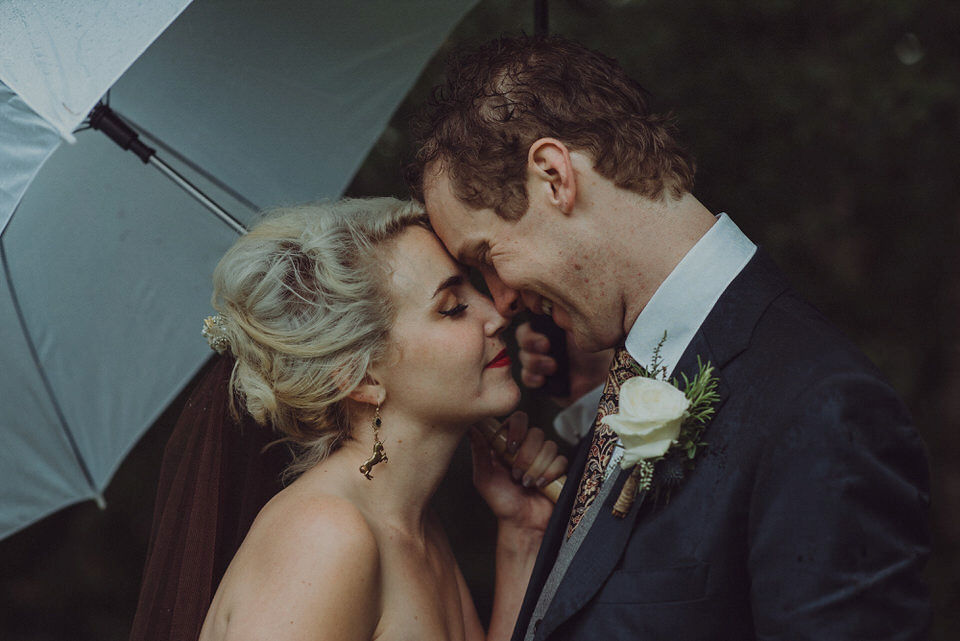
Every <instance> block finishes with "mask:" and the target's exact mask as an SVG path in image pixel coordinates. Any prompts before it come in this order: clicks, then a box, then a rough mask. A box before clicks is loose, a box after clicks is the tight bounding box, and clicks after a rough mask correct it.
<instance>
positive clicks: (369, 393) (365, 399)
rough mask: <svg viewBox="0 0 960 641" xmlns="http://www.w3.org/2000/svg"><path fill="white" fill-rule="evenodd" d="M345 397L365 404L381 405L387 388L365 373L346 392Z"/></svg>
mask: <svg viewBox="0 0 960 641" xmlns="http://www.w3.org/2000/svg"><path fill="white" fill-rule="evenodd" d="M347 398H350V399H351V400H354V401H357V402H358V403H366V404H367V405H382V404H383V402H384V401H385V400H386V398H387V390H386V388H385V387H384V386H383V385H381V384H380V383H379V382H377V381H376V380H375V379H374V378H373V377H372V376H370V375H369V374H367V375H366V376H365V377H364V378H363V381H361V383H360V384H359V385H357V386H356V387H354V388H353V390H352V391H351V392H350V393H349V394H347Z"/></svg>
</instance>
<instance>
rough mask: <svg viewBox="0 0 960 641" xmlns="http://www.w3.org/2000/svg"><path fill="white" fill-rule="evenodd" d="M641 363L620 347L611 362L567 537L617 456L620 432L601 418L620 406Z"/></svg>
mask: <svg viewBox="0 0 960 641" xmlns="http://www.w3.org/2000/svg"><path fill="white" fill-rule="evenodd" d="M637 367H638V365H637V362H636V361H635V360H633V357H632V356H630V354H629V353H628V352H627V350H626V348H625V347H623V346H620V347H618V348H617V350H616V351H615V352H614V355H613V362H612V363H611V364H610V372H609V373H608V374H607V382H606V383H604V385H603V393H602V394H601V395H600V405H599V406H598V407H597V417H596V418H595V419H594V421H593V426H594V431H593V442H591V443H590V453H589V454H588V456H587V466H586V467H585V468H584V470H583V477H581V479H580V487H579V488H578V489H577V498H576V500H574V503H573V510H572V511H571V512H570V523H569V525H568V526H567V538H569V537H570V535H571V534H573V531H574V530H575V529H576V528H577V525H579V523H580V519H582V518H583V515H584V514H585V513H586V511H587V508H589V507H590V504H591V503H593V500H594V499H595V498H596V497H597V493H599V491H600V485H601V484H602V483H603V479H604V470H606V469H607V465H608V464H609V463H610V457H611V456H612V455H613V451H614V449H616V445H617V434H616V432H614V431H613V430H612V429H610V428H609V427H607V426H606V425H603V424H602V423H601V422H600V420H601V419H602V418H603V417H604V416H606V415H607V414H614V413H616V412H617V411H618V409H619V396H620V385H621V384H623V382H624V381H625V380H627V379H628V378H633V377H634V376H637Z"/></svg>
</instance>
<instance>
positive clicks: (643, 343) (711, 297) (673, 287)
mask: <svg viewBox="0 0 960 641" xmlns="http://www.w3.org/2000/svg"><path fill="white" fill-rule="evenodd" d="M756 250H757V246H756V245H754V244H753V243H752V242H751V241H750V239H749V238H747V237H746V236H745V235H744V233H743V232H742V231H740V228H739V227H737V225H736V224H735V223H734V222H733V220H731V219H730V217H729V216H727V215H726V214H720V215H718V216H717V222H716V223H714V224H713V226H712V227H710V229H709V230H708V231H707V233H706V234H704V235H703V237H702V238H701V239H700V240H699V241H697V244H696V245H694V246H693V248H692V249H691V250H690V251H689V252H687V255H686V256H684V257H683V259H682V260H681V261H680V263H679V264H678V265H677V266H676V267H675V268H674V270H673V271H672V272H670V275H669V276H667V278H666V279H665V280H664V281H663V283H661V284H660V287H659V288H657V291H656V292H654V294H653V296H652V297H651V298H650V301H649V302H648V303H647V305H646V307H644V308H643V311H642V312H640V315H639V316H638V317H637V320H636V322H635V323H634V324H633V327H631V328H630V333H629V334H627V340H626V347H627V351H628V352H630V355H631V356H633V358H634V359H636V361H637V362H638V363H640V364H641V365H649V364H650V359H651V358H652V356H653V350H654V348H656V346H657V344H658V343H659V342H660V341H661V339H662V338H663V334H664V332H666V333H667V339H666V341H664V343H663V346H662V347H661V349H660V356H661V358H662V361H663V362H662V364H663V365H664V366H666V368H667V372H668V373H671V372H673V369H674V367H676V365H677V362H678V361H679V360H680V357H681V356H682V355H683V352H684V350H686V349H687V345H689V344H690V341H691V340H693V336H694V334H696V333H697V330H698V329H699V328H700V325H702V324H703V321H704V320H706V318H707V315H708V314H709V313H710V310H712V309H713V306H714V305H715V304H716V302H717V300H718V299H719V298H720V296H721V295H722V294H723V292H724V291H725V290H726V289H727V286H729V285H730V283H731V282H732V281H733V279H734V278H736V277H737V275H738V274H739V273H740V272H741V271H742V270H743V268H744V267H745V266H746V264H747V263H748V262H749V261H750V259H751V258H752V257H753V254H754V253H755V252H756Z"/></svg>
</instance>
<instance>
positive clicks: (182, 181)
mask: <svg viewBox="0 0 960 641" xmlns="http://www.w3.org/2000/svg"><path fill="white" fill-rule="evenodd" d="M148 162H149V163H150V164H151V165H153V166H154V167H156V168H157V169H159V170H160V172H161V173H162V174H164V175H165V176H166V177H167V178H169V179H170V180H172V181H173V182H175V183H176V184H177V185H179V186H180V188H181V189H183V190H184V191H185V192H187V193H188V194H190V195H191V196H193V198H194V199H195V200H196V201H197V202H199V203H200V204H201V205H203V206H204V207H206V208H207V209H209V210H210V211H211V212H213V214H214V215H215V216H216V217H217V218H219V219H220V220H222V221H223V222H225V223H226V224H227V226H229V227H230V228H231V229H233V230H234V231H235V232H237V233H238V234H241V235H242V234H245V233H247V228H246V227H244V226H243V224H242V223H241V222H240V221H238V220H237V219H236V218H234V217H233V216H231V215H230V214H229V213H228V212H227V211H226V210H225V209H223V207H221V206H220V205H218V204H217V203H215V202H213V201H212V200H211V199H210V198H209V197H208V196H207V195H206V194H205V193H203V192H202V191H200V190H199V189H197V187H196V186H194V185H193V183H191V182H190V181H189V180H187V179H186V178H184V177H183V176H182V175H180V174H179V173H178V172H177V170H175V169H174V168H173V167H171V166H170V165H168V164H167V163H165V162H163V161H162V160H160V159H159V158H157V157H156V156H150V160H149V161H148Z"/></svg>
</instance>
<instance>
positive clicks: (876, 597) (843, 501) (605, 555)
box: [513, 250, 930, 641]
mask: <svg viewBox="0 0 960 641" xmlns="http://www.w3.org/2000/svg"><path fill="white" fill-rule="evenodd" d="M698 356H699V357H700V358H702V359H703V360H704V361H705V362H706V361H709V362H711V363H712V364H713V365H714V366H715V367H716V368H717V372H718V378H719V392H720V396H721V399H720V402H719V403H718V404H717V413H716V414H715V416H714V418H713V420H712V421H711V422H710V424H709V425H708V426H707V428H706V430H705V432H704V435H703V440H705V441H706V442H707V444H708V445H707V447H706V448H705V449H704V450H703V451H701V452H700V453H699V455H698V459H697V462H696V468H695V469H694V470H692V471H691V472H689V473H688V474H687V477H686V478H685V479H684V481H683V483H682V484H681V485H680V486H679V488H678V489H675V490H673V492H672V493H671V496H670V499H669V502H667V503H665V504H664V502H662V501H661V502H660V503H659V504H656V505H655V504H654V502H653V500H652V498H651V497H650V496H648V497H647V498H646V500H644V501H643V502H642V503H639V504H635V505H634V507H633V509H632V510H631V511H630V512H629V513H628V515H627V516H626V518H622V519H620V518H616V517H614V516H612V514H611V509H612V504H613V502H614V501H615V499H616V497H617V495H618V494H619V491H620V487H621V486H622V484H623V482H624V481H625V480H626V477H627V476H628V472H622V473H621V474H620V476H619V478H618V481H617V485H616V486H615V487H614V490H613V492H611V493H610V496H609V498H608V499H607V501H606V503H605V504H604V505H602V506H601V510H602V511H601V512H600V513H599V514H598V516H597V519H596V521H595V522H594V524H593V526H592V528H591V529H590V532H589V534H588V535H587V537H586V539H585V540H584V542H583V545H582V546H581V548H580V550H579V551H578V553H577V555H576V556H575V558H574V560H573V562H572V563H571V565H570V567H569V569H568V571H567V573H566V575H565V577H564V580H563V581H562V583H561V585H560V586H559V588H558V590H557V593H556V595H555V597H554V599H553V601H552V603H551V606H550V608H549V609H548V610H547V612H546V613H545V615H544V616H543V618H542V619H541V620H539V621H537V622H535V625H536V629H537V632H536V637H535V638H536V639H538V640H539V639H551V640H557V639H600V640H603V641H612V640H614V639H640V640H650V641H655V640H661V639H662V640H667V639H669V640H671V641H699V640H711V641H741V640H749V639H763V640H771V641H772V640H777V641H780V640H784V641H785V640H787V639H790V640H795V639H810V640H811V641H827V640H834V639H850V640H856V641H865V640H870V641H877V640H881V639H883V640H893V639H898V640H900V639H902V640H907V639H910V640H916V641H920V640H923V641H926V639H928V638H929V626H930V600H929V595H928V592H927V588H926V586H925V584H924V582H923V579H922V576H921V572H922V570H923V568H924V565H925V562H926V560H927V557H928V554H929V522H928V507H929V497H928V476H927V467H926V457H925V452H924V447H923V444H922V442H921V441H920V439H919V436H918V434H917V432H916V430H915V428H914V427H913V424H912V421H911V418H910V416H909V414H908V412H907V410H906V409H905V408H904V406H903V404H902V402H901V401H900V400H899V399H898V397H897V395H896V393H895V392H894V391H893V390H892V389H891V388H890V386H889V385H888V384H887V383H886V382H885V381H884V380H883V378H882V376H881V375H880V374H879V373H878V372H877V370H876V369H875V368H874V366H873V365H872V364H871V363H870V362H869V361H868V360H867V359H866V358H865V357H864V356H863V355H862V354H861V353H860V352H859V351H858V350H857V349H856V348H855V347H854V346H853V345H852V344H850V343H849V342H848V341H847V340H845V339H844V338H843V337H842V336H840V334H839V333H838V332H837V331H836V330H835V329H833V328H832V326H831V325H830V324H829V323H828V322H827V321H826V320H825V319H824V318H823V317H822V316H821V315H820V314H819V313H818V312H817V311H816V310H814V309H813V308H812V307H811V306H810V305H808V304H807V303H805V302H804V301H802V300H801V299H800V298H799V297H798V296H797V295H796V294H795V293H794V292H793V291H792V290H791V289H790V288H789V287H788V285H787V283H786V281H785V280H784V278H783V277H782V275H781V274H780V272H779V270H777V268H776V266H775V265H774V264H773V262H772V261H771V260H770V259H769V258H768V257H767V256H766V255H765V254H764V253H763V252H762V251H761V250H758V251H757V254H756V255H755V256H754V257H753V259H751V261H750V263H749V264H748V265H747V266H746V267H745V268H744V270H743V272H741V273H740V274H739V276H738V277H737V278H736V279H735V280H734V281H733V282H732V283H731V284H730V286H729V287H728V288H727V290H726V291H725V292H724V294H723V296H722V297H721V298H720V300H719V301H718V302H717V304H716V306H715V307H714V308H713V310H712V311H711V313H710V315H709V316H708V317H707V319H706V321H705V322H704V324H703V326H702V327H701V328H700V330H699V331H698V332H697V334H696V335H695V337H694V339H693V340H692V342H691V344H690V346H689V347H688V349H687V350H686V352H685V353H684V355H683V357H682V358H681V360H680V362H679V363H678V365H677V369H676V371H675V372H674V375H677V374H678V373H679V372H685V373H686V374H687V376H689V377H691V378H692V376H693V375H694V374H696V372H697V357H698ZM589 440H590V435H588V436H587V437H586V438H585V439H584V445H585V444H587V443H589ZM586 449H588V448H587V447H585V446H581V447H580V451H579V452H578V454H577V456H576V457H575V458H574V461H573V463H572V464H571V467H570V473H569V475H568V477H569V478H570V479H579V478H580V475H581V473H582V470H583V467H584V464H585V460H586ZM576 486H577V483H576V482H573V481H571V482H568V483H567V487H566V488H565V490H564V492H563V494H562V495H561V497H560V499H559V501H558V503H557V507H556V510H555V512H554V515H553V518H552V520H551V522H550V525H549V526H548V529H547V533H546V535H545V537H544V541H543V544H542V546H541V550H540V554H539V557H538V559H537V564H536V567H535V568H534V571H533V576H532V578H531V581H530V585H529V587H528V590H527V595H526V598H525V600H524V603H523V606H522V609H521V613H520V617H519V620H518V623H517V627H516V630H515V631H514V637H513V638H514V640H515V641H519V640H520V639H523V636H524V634H525V631H526V629H527V625H528V622H529V621H530V617H531V613H532V611H533V608H534V605H535V603H536V600H537V597H538V595H539V593H540V590H541V588H542V586H543V582H544V580H545V579H546V576H547V574H549V572H550V568H551V567H552V565H553V561H554V559H555V558H556V554H557V549H558V547H559V545H560V543H561V541H562V539H563V536H564V532H565V529H566V522H567V519H568V515H569V513H570V507H571V505H572V503H573V498H574V493H575V492H576Z"/></svg>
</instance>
